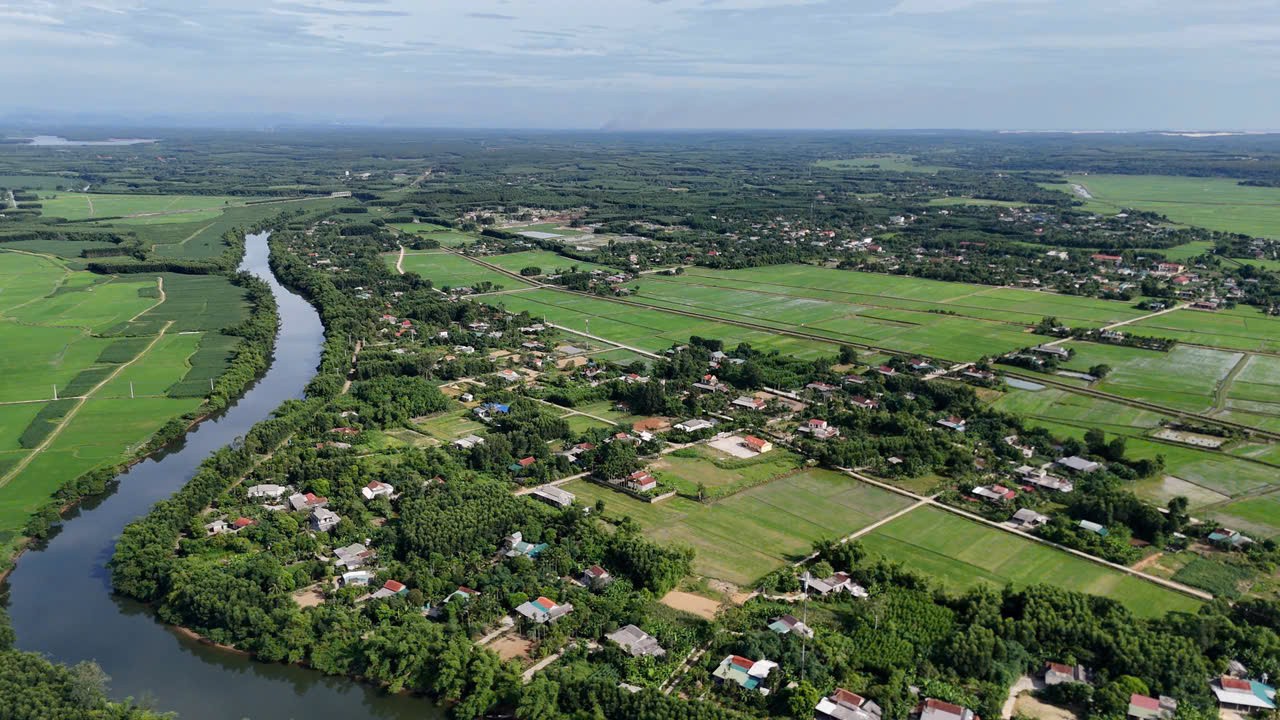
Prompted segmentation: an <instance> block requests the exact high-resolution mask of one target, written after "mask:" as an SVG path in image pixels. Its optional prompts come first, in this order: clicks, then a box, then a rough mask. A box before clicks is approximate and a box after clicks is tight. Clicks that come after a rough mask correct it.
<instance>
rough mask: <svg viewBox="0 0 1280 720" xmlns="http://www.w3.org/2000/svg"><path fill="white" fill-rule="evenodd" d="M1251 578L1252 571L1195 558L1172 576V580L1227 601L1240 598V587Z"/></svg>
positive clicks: (1216, 561) (1220, 562) (1238, 566)
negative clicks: (1206, 591)
mask: <svg viewBox="0 0 1280 720" xmlns="http://www.w3.org/2000/svg"><path fill="white" fill-rule="evenodd" d="M1252 578H1253V570H1251V569H1250V568H1247V567H1242V566H1240V565H1231V564H1228V563H1225V562H1222V561H1220V560H1211V559H1209V558H1204V557H1196V558H1193V559H1192V560H1191V562H1189V563H1187V564H1186V565H1184V566H1182V567H1181V568H1180V569H1179V570H1178V572H1176V573H1174V574H1173V580H1175V581H1176V582H1180V583H1182V584H1184V585H1190V586H1191V587H1197V588H1200V589H1201V590H1208V591H1209V592H1211V593H1213V594H1214V595H1219V596H1222V597H1225V598H1228V599H1234V598H1238V597H1240V593H1241V589H1242V588H1241V586H1242V585H1245V584H1248V583H1249V581H1250V580H1251V579H1252Z"/></svg>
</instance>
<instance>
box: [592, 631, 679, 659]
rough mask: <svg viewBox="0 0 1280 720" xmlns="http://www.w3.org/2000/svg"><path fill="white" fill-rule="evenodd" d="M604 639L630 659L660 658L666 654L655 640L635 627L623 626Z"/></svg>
mask: <svg viewBox="0 0 1280 720" xmlns="http://www.w3.org/2000/svg"><path fill="white" fill-rule="evenodd" d="M605 638H607V639H608V640H610V641H611V642H613V643H616V644H617V645H618V646H619V647H621V648H622V649H623V650H626V651H627V653H629V654H630V655H631V657H662V656H663V655H666V654H667V651H666V650H663V649H662V646H661V645H659V644H658V641H657V639H655V638H654V637H653V636H652V635H650V634H649V633H647V632H645V631H643V630H641V629H640V628H638V627H636V626H635V625H624V626H622V627H620V628H618V629H617V630H614V631H613V632H611V633H608V634H607V635H605Z"/></svg>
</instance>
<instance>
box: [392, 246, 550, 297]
mask: <svg viewBox="0 0 1280 720" xmlns="http://www.w3.org/2000/svg"><path fill="white" fill-rule="evenodd" d="M383 257H384V258H386V261H387V263H388V264H389V266H390V267H393V268H394V267H395V264H396V258H397V255H396V254H395V253H392V254H390V255H384V256H383ZM402 267H403V268H404V271H405V272H407V273H409V272H412V273H417V274H419V275H421V276H422V277H424V278H426V279H428V280H430V281H431V282H433V283H435V284H436V286H437V287H442V288H455V287H471V286H473V285H475V284H476V283H481V282H488V283H493V285H494V286H496V287H498V288H499V289H506V290H510V289H512V288H518V287H523V286H524V285H526V284H527V283H524V282H521V281H520V280H517V279H515V278H513V277H511V276H510V275H504V274H502V273H500V272H498V271H496V270H492V269H490V268H487V267H485V266H483V265H480V264H478V263H474V262H472V261H470V260H468V259H466V258H464V257H462V256H460V255H454V254H453V253H450V252H445V251H443V250H427V251H421V252H406V253H405V254H404V262H403V263H402ZM517 271H518V268H517Z"/></svg>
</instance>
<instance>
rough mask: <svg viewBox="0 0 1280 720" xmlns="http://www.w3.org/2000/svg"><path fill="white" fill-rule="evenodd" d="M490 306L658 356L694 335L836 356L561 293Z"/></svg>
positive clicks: (809, 343)
mask: <svg viewBox="0 0 1280 720" xmlns="http://www.w3.org/2000/svg"><path fill="white" fill-rule="evenodd" d="M490 302H491V303H492V304H494V305H501V306H503V307H505V308H506V309H507V310H510V311H511V312H517V313H518V312H522V311H527V312H528V313H529V314H530V315H532V316H533V317H535V318H540V319H546V320H548V321H550V322H552V323H555V324H557V325H562V326H564V327H567V328H569V329H570V330H577V331H585V330H586V329H587V321H588V320H589V321H590V333H591V334H592V335H596V336H598V337H603V338H605V339H607V340H611V341H613V342H617V343H620V344H623V345H629V346H631V347H635V348H639V349H641V350H644V351H647V352H653V353H658V352H662V351H664V350H666V349H668V348H670V347H671V346H672V345H675V344H680V343H684V342H687V341H688V339H689V336H691V335H700V336H702V337H708V338H717V339H720V340H723V341H725V343H726V344H727V345H728V346H730V347H734V346H736V345H737V344H738V343H739V342H746V343H749V344H750V345H751V346H752V347H755V348H757V349H764V350H777V351H779V352H782V353H787V354H791V355H795V356H797V357H805V358H815V357H822V356H832V355H834V354H835V353H836V352H837V348H836V346H835V345H834V344H829V343H825V342H819V341H814V340H805V339H800V338H791V337H784V336H780V335H776V334H774V333H770V332H767V331H761V330H750V329H745V328H741V327H735V326H732V325H726V324H724V323H719V322H715V321H713V320H701V319H698V318H690V317H686V316H683V315H676V314H673V313H668V312H663V311H662V310H659V309H654V308H641V307H634V306H628V305H623V304H620V303H614V302H609V301H607V300H600V299H597V298H592V297H586V296H582V295H573V294H570V293H565V292H560V291H557V290H545V289H537V290H530V291H528V292H522V293H513V294H509V295H501V296H495V297H494V298H492V300H491V301H490Z"/></svg>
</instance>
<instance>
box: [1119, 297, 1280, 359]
mask: <svg viewBox="0 0 1280 720" xmlns="http://www.w3.org/2000/svg"><path fill="white" fill-rule="evenodd" d="M1127 330H1128V331H1129V332H1133V333H1135V334H1139V335H1152V336H1156V337H1164V338H1170V339H1173V340H1178V341H1180V342H1186V343H1194V344H1196V345H1209V346H1212V347H1217V348H1223V349H1227V350H1262V351H1267V352H1276V351H1280V318H1274V317H1268V316H1266V315H1264V314H1262V313H1261V312H1260V311H1258V310H1257V309H1256V308H1252V307H1246V306H1240V307H1236V308H1233V309H1230V310H1218V311H1217V312H1209V311H1205V310H1191V309H1185V310H1176V311H1174V312H1171V313H1166V314H1164V315H1160V316H1157V317H1153V318H1148V319H1146V320H1140V321H1138V322H1136V323H1133V324H1132V325H1129V326H1127Z"/></svg>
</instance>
